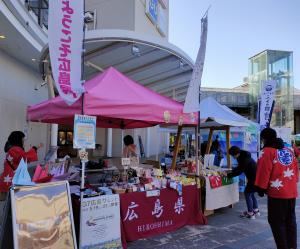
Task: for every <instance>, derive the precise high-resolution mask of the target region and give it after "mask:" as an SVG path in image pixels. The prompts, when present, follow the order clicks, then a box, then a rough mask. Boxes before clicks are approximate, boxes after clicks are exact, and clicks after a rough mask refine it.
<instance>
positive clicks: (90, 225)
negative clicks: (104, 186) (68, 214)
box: [80, 195, 122, 249]
mask: <svg viewBox="0 0 300 249" xmlns="http://www.w3.org/2000/svg"><path fill="white" fill-rule="evenodd" d="M80 217H81V221H80V231H81V232H80V249H90V248H111V249H116V248H122V242H121V222H120V199H119V195H102V196H96V197H88V198H83V200H82V205H81V216H80Z"/></svg>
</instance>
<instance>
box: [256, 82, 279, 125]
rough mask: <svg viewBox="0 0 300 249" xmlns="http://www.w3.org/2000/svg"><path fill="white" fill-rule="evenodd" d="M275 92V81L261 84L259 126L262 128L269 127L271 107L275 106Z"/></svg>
mask: <svg viewBox="0 0 300 249" xmlns="http://www.w3.org/2000/svg"><path fill="white" fill-rule="evenodd" d="M275 91H276V81H275V80H268V81H264V82H263V84H262V91H261V98H260V105H259V108H260V109H259V124H260V126H261V127H262V128H265V127H269V126H270V123H271V118H272V112H273V107H274V104H275Z"/></svg>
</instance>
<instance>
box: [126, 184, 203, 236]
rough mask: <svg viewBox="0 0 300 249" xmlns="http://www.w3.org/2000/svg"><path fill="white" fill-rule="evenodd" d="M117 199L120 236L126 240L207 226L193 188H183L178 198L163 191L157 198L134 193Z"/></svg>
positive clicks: (170, 191) (196, 190)
mask: <svg viewBox="0 0 300 249" xmlns="http://www.w3.org/2000/svg"><path fill="white" fill-rule="evenodd" d="M150 196H151V195H150ZM120 200H121V220H122V237H123V238H124V239H125V240H126V241H134V240H138V239H141V238H146V237H150V236H154V235H158V234H163V233H166V232H169V231H173V230H176V229H178V228H180V227H183V226H185V225H196V224H206V223H207V220H206V218H205V216H204V215H203V214H202V212H201V211H200V203H199V189H197V186H185V187H183V193H182V195H181V196H180V195H179V194H178V192H177V191H176V190H173V189H163V190H161V191H160V194H159V195H158V196H151V197H147V194H146V192H136V193H128V194H123V195H120ZM123 242H124V241H123Z"/></svg>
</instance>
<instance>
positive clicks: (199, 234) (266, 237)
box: [128, 196, 300, 249]
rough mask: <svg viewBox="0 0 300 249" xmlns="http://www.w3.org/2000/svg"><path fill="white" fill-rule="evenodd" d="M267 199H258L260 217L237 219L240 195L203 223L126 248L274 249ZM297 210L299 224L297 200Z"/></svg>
mask: <svg viewBox="0 0 300 249" xmlns="http://www.w3.org/2000/svg"><path fill="white" fill-rule="evenodd" d="M266 202H267V199H266V198H259V204H260V210H261V216H260V217H259V218H257V219H255V220H248V219H241V218H239V214H240V213H241V212H242V211H244V210H245V201H244V198H243V196H241V199H240V202H239V203H238V204H236V205H235V206H234V208H233V209H231V208H225V209H221V210H218V212H217V213H216V214H214V215H212V216H209V217H208V225H206V226H186V227H184V228H182V229H179V230H177V231H175V232H171V233H167V234H165V235H161V236H156V237H152V238H149V239H142V240H138V241H135V242H131V243H128V248H129V249H141V248H142V249H148V248H149V249H150V248H151V249H153V248H164V249H177V248H191V249H200V248H201V249H242V248H243V249H274V248H276V246H275V242H274V239H273V237H272V233H271V230H270V227H269V225H268V221H267V203H266ZM298 202H299V200H298ZM296 210H297V217H298V219H299V220H298V227H299V224H300V204H299V203H298V204H297V207H296ZM299 230H300V229H298V241H300V240H299V239H300V231H299Z"/></svg>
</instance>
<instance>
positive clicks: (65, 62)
mask: <svg viewBox="0 0 300 249" xmlns="http://www.w3.org/2000/svg"><path fill="white" fill-rule="evenodd" d="M58 60H59V61H60V62H61V63H60V65H59V71H65V72H70V71H71V65H70V63H71V62H70V60H69V59H67V58H59V59H58Z"/></svg>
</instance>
